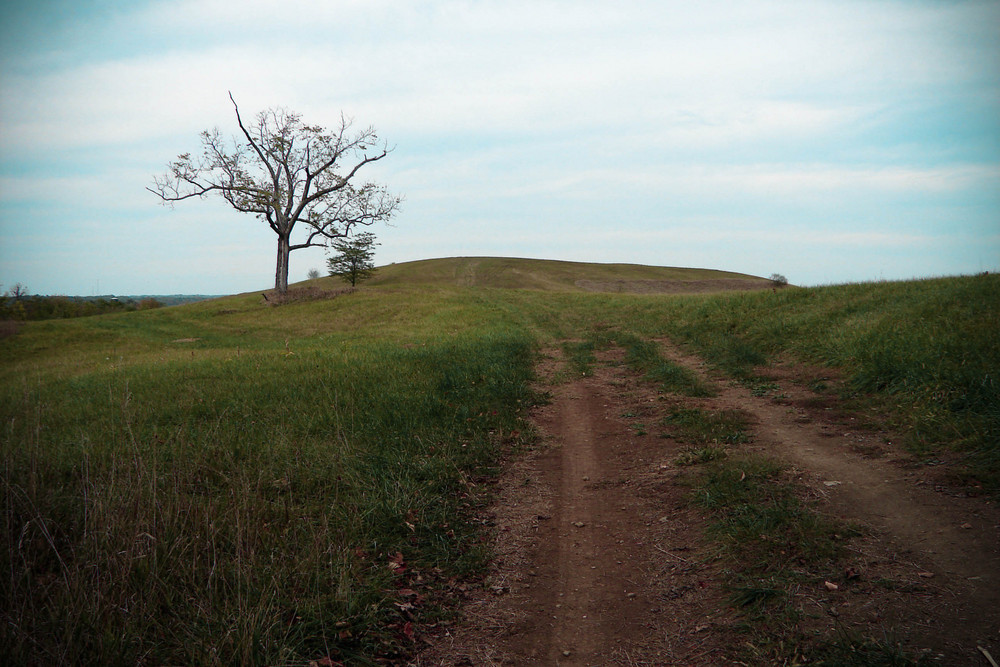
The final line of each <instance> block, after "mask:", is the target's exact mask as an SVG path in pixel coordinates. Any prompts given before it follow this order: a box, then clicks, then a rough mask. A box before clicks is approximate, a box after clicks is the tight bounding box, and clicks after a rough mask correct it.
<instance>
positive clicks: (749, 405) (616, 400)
mask: <svg viewBox="0 0 1000 667" xmlns="http://www.w3.org/2000/svg"><path fill="white" fill-rule="evenodd" d="M662 348H663V352H664V354H665V355H666V356H668V357H670V358H672V359H673V360H674V361H677V362H679V363H681V364H683V365H685V366H687V367H688V368H691V369H692V370H694V371H696V372H697V373H699V374H700V375H701V376H702V377H703V379H706V380H707V381H710V382H711V383H712V384H713V385H714V386H715V387H716V388H717V390H718V395H717V396H715V397H713V398H698V399H693V398H683V399H682V398H679V397H676V396H673V395H664V394H661V393H660V392H658V391H657V388H656V387H655V386H653V385H651V384H650V383H648V382H645V381H643V380H640V379H639V378H637V377H636V376H635V374H634V373H632V372H631V371H629V370H627V368H626V367H625V366H624V364H622V363H621V358H620V357H621V353H620V351H616V350H611V351H609V352H608V353H607V354H606V355H605V356H604V358H603V359H602V360H601V361H602V363H599V364H598V365H596V366H595V368H594V372H593V374H592V375H590V376H586V377H580V378H576V379H571V380H569V381H555V380H554V378H556V376H557V374H558V372H559V369H560V363H559V361H558V359H556V358H555V353H553V354H552V356H550V357H549V358H548V360H547V361H546V362H545V364H543V367H542V368H541V375H542V377H543V378H548V379H549V383H548V384H546V386H545V387H544V389H545V390H547V391H548V392H549V393H550V395H551V401H550V402H549V403H548V404H547V405H544V406H542V407H540V408H538V409H537V410H536V412H535V414H534V417H533V418H534V421H535V424H536V425H537V428H538V430H539V432H540V434H541V438H540V445H539V446H538V447H537V448H536V449H534V450H533V451H531V452H528V453H527V454H525V455H523V456H521V457H520V458H518V459H517V460H513V461H511V462H510V463H509V465H508V467H507V472H506V473H505V476H504V478H503V480H502V481H501V485H500V486H501V491H500V492H499V496H498V500H497V502H496V504H495V506H494V508H493V510H492V512H493V517H492V519H493V520H494V521H495V525H496V533H495V543H494V548H495V553H496V554H497V557H496V559H495V561H494V563H493V565H492V569H491V571H490V573H489V576H488V577H487V579H486V581H485V582H484V586H482V588H481V589H479V590H478V591H477V592H475V593H474V594H473V595H472V597H471V599H469V600H468V601H467V602H466V604H465V605H464V607H463V610H462V621H461V622H459V623H457V624H455V625H453V626H451V627H450V628H449V629H448V630H447V632H445V633H444V634H441V635H438V636H436V637H435V638H434V639H433V640H430V643H431V645H430V646H429V647H428V648H427V649H426V650H424V651H422V652H421V653H420V654H419V656H418V657H417V659H416V660H415V662H414V664H416V665H421V666H427V665H453V666H457V665H566V666H570V665H736V664H743V665H748V664H775V663H774V661H773V659H772V658H768V657H767V656H765V655H762V654H754V652H753V649H748V646H747V636H746V634H745V633H744V632H742V631H741V616H740V613H739V612H738V611H737V610H736V609H734V608H733V607H732V606H731V605H730V604H729V602H728V601H727V592H726V590H725V579H726V567H727V564H726V563H725V561H724V559H723V558H721V557H720V555H719V549H718V546H716V545H714V544H713V542H712V541H711V539H710V538H709V537H707V536H706V531H705V528H706V520H705V518H704V517H703V516H702V515H701V514H700V512H699V511H698V510H696V509H695V508H694V507H693V506H692V504H691V503H690V502H689V495H690V487H689V485H688V483H687V482H688V480H690V472H689V470H688V469H686V468H682V467H680V466H678V465H677V464H676V463H675V459H676V458H677V455H678V453H679V452H680V451H682V450H683V449H684V447H685V446H684V445H683V444H681V443H677V442H675V441H674V440H672V439H670V438H662V437H660V434H659V432H658V431H657V430H656V428H655V427H654V425H655V424H656V422H657V421H659V419H660V418H661V417H662V416H663V415H664V414H665V413H666V411H667V410H669V409H671V408H676V407H677V406H678V404H680V403H683V404H686V405H691V406H699V407H703V408H706V409H711V410H721V409H739V410H742V411H744V412H745V413H747V414H748V415H749V416H750V421H751V422H752V423H753V429H754V437H753V439H752V443H751V444H749V445H743V446H741V449H743V450H750V451H754V450H756V451H759V452H761V453H763V454H766V455H767V456H769V457H772V458H777V459H779V460H781V461H783V462H784V463H785V464H786V465H787V466H788V467H789V475H790V476H791V477H793V478H795V479H797V480H798V482H799V483H800V485H801V488H802V489H803V495H804V497H805V498H806V499H807V500H809V501H811V502H813V503H814V505H815V506H816V507H817V508H818V509H819V510H820V511H822V512H824V513H827V514H829V515H830V516H832V517H835V518H837V519H839V520H841V521H847V522H851V523H852V524H855V525H857V526H860V527H861V528H862V530H861V531H860V536H858V537H855V538H852V539H851V540H850V541H849V543H848V547H847V553H848V557H847V558H845V559H843V560H842V561H841V562H839V563H838V567H840V568H842V570H841V572H842V575H841V576H840V577H839V578H835V577H833V576H831V577H830V578H831V579H833V581H829V582H828V581H826V580H821V581H819V582H818V584H817V586H816V587H815V588H811V589H809V588H805V587H804V588H803V589H802V590H799V591H796V592H795V593H794V602H795V604H796V606H797V607H798V608H799V609H800V611H801V619H802V620H801V621H800V626H801V628H800V629H801V631H802V636H804V637H809V636H826V637H828V638H835V637H836V636H838V635H845V634H848V635H864V636H868V637H874V638H876V639H880V640H883V641H885V640H888V641H889V642H890V643H898V644H899V645H900V646H901V647H902V648H903V649H904V650H906V651H907V652H908V653H910V654H911V655H914V656H922V655H926V656H927V657H929V658H932V659H937V660H938V661H940V663H941V664H947V665H985V666H988V665H989V664H990V662H989V661H988V658H987V653H988V654H991V655H992V656H994V657H996V658H1000V512H998V510H997V508H996V507H995V506H993V505H990V504H988V503H987V502H985V501H984V500H982V499H979V498H973V497H965V496H964V495H962V494H960V493H957V492H955V491H953V490H950V489H949V488H948V487H947V486H946V485H944V484H943V483H942V481H941V478H940V477H939V476H935V475H936V469H935V468H928V467H919V466H915V465H914V463H913V462H912V461H911V460H910V459H909V458H908V457H907V456H906V455H905V454H903V453H902V452H901V451H900V450H899V449H897V447H896V445H895V438H894V436H893V435H892V434H891V433H889V432H888V431H886V430H884V429H883V428H881V426H880V424H879V423H878V420H873V419H872V418H871V416H870V415H863V414H861V413H859V412H857V411H851V410H847V409H846V408H844V406H843V405H841V404H840V402H839V401H838V399H837V398H836V393H835V392H833V391H831V390H830V389H829V388H826V389H824V385H826V386H827V387H829V386H831V385H836V382H837V379H836V378H835V377H832V376H831V372H830V371H829V370H824V369H813V368H807V367H803V366H797V365H794V364H785V365H782V366H780V367H777V368H773V369H769V371H768V372H769V373H770V375H771V378H770V381H769V383H768V385H769V386H768V389H767V392H766V395H755V394H762V393H764V392H761V391H757V392H751V391H750V390H749V389H747V388H746V387H744V386H741V385H737V384H735V383H733V382H731V381H730V380H728V379H727V378H725V377H722V376H720V375H717V374H715V373H713V372H711V371H710V370H709V369H707V368H706V367H705V366H704V364H702V363H701V361H700V360H699V359H698V358H696V357H693V356H691V355H688V354H685V353H683V352H681V351H680V350H678V349H676V348H674V347H672V346H671V345H670V344H669V342H667V341H663V342H662ZM818 380H822V382H818ZM647 430H648V432H647ZM729 566H730V567H731V564H730V565H729ZM821 579H822V578H821ZM828 583H829V584H830V585H827V584H828ZM831 586H833V589H831ZM800 659H801V660H803V661H807V660H808V656H807V655H803V656H801V658H800Z"/></svg>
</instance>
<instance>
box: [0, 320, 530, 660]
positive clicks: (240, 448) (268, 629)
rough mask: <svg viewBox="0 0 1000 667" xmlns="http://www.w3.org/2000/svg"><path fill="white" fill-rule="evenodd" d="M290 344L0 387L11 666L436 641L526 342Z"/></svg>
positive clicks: (301, 653) (207, 351)
mask: <svg viewBox="0 0 1000 667" xmlns="http://www.w3.org/2000/svg"><path fill="white" fill-rule="evenodd" d="M153 329H155V328H150V330H147V331H144V332H143V334H142V336H141V337H148V336H153V337H157V336H158V335H159V334H154V333H153ZM199 333H202V334H203V336H202V340H205V339H206V338H209V337H210V336H209V333H210V332H209V331H208V330H203V331H200V332H199ZM173 335H176V334H175V333H173V332H171V333H169V334H168V336H173ZM140 342H142V341H139V342H136V341H132V344H130V345H126V347H127V348H128V349H130V350H131V349H135V348H141V347H142V345H141V344H140ZM230 342H231V341H230ZM296 342H297V343H298V345H291V344H290V345H289V348H290V349H288V350H286V348H285V346H284V344H283V342H282V343H280V344H276V343H277V341H272V342H271V343H270V344H267V343H264V342H261V341H258V342H257V343H256V345H255V347H256V348H257V349H253V350H249V351H247V350H242V351H240V352H239V353H237V352H236V350H233V349H230V350H221V349H219V348H214V349H213V348H208V347H206V346H204V345H203V346H202V347H201V348H199V349H196V350H195V353H194V354H193V355H192V356H191V357H190V358H189V357H188V356H186V355H184V354H181V355H179V356H178V355H174V356H172V357H171V356H170V355H168V358H165V359H163V360H162V361H155V362H147V361H138V360H135V359H133V360H131V361H130V362H123V361H119V360H114V359H106V360H105V363H106V367H104V368H100V369H97V370H94V371H92V372H90V373H77V374H75V375H73V376H72V377H69V378H65V377H59V376H58V374H57V375H56V376H55V377H45V376H43V375H41V374H39V375H36V376H34V377H24V378H22V379H21V381H19V382H10V383H7V384H6V385H5V389H4V393H3V395H2V397H0V404H2V406H3V408H2V409H0V416H2V419H3V422H2V423H3V424H4V432H3V449H2V453H3V463H2V487H0V489H2V493H3V517H4V524H5V531H4V545H3V550H2V552H0V561H2V565H3V572H4V586H3V596H4V601H3V602H4V604H3V608H4V610H5V611H4V612H3V616H4V618H3V627H2V629H0V644H2V646H3V650H4V654H5V656H6V657H7V658H8V659H9V660H10V661H12V662H14V663H19V664H24V663H31V662H36V661H40V660H44V661H53V662H63V663H69V664H88V663H89V664H95V663H97V664H136V663H140V662H149V663H160V664H163V663H169V664H219V663H225V664H230V663H233V662H241V663H244V664H278V663H286V662H289V661H295V660H299V661H302V660H309V659H313V660H315V659H318V658H320V657H322V656H325V655H331V654H332V655H334V656H339V658H340V659H345V658H346V659H355V660H362V659H363V658H365V657H366V656H367V657H368V658H374V657H376V656H383V657H392V656H394V655H396V654H397V653H400V652H405V651H407V650H408V648H409V647H410V646H411V645H412V642H411V640H410V638H409V637H408V635H407V632H406V630H405V626H406V623H408V622H410V620H411V619H413V620H421V619H422V620H423V621H424V622H429V621H432V620H433V619H434V618H436V616H437V615H439V614H440V613H441V611H440V609H439V608H438V606H437V605H435V604H433V601H434V599H435V598H436V597H443V596H445V595H447V591H448V586H449V585H450V584H449V582H452V581H454V580H455V578H461V577H464V576H467V575H469V574H470V573H472V572H475V571H478V569H479V568H480V567H481V566H482V564H483V562H484V561H483V559H484V558H485V557H487V556H488V554H487V552H486V551H485V549H484V547H483V546H482V543H481V539H482V535H480V534H479V532H478V529H477V528H476V527H475V522H474V521H471V519H474V518H475V514H476V512H477V511H478V510H479V509H480V508H481V507H482V506H483V504H484V503H485V502H486V500H487V496H486V495H485V493H484V489H485V488H487V487H488V485H484V484H483V483H482V481H483V480H484V479H488V478H489V477H491V476H493V475H495V474H496V466H497V464H498V457H499V456H500V454H501V453H502V451H503V449H504V448H505V447H511V446H517V445H519V444H520V442H521V440H522V437H521V436H520V433H522V432H524V431H525V427H524V425H523V424H522V423H521V420H520V418H521V414H522V411H523V410H524V409H525V408H526V407H527V406H528V405H529V404H530V403H531V401H532V400H533V396H532V394H531V392H530V390H529V389H528V381H529V380H530V378H531V373H532V364H533V360H534V346H533V342H532V341H531V340H530V339H529V338H528V337H526V336H524V335H523V334H521V333H518V332H517V331H511V330H506V329H502V328H501V329H495V330H492V331H490V332H482V331H480V332H476V333H475V334H462V335H457V336H446V337H441V338H436V339H429V340H425V341H424V342H421V343H420V344H414V345H411V346H401V345H397V344H391V343H388V342H386V341H384V340H368V341H361V340H346V339H341V340H324V339H323V338H315V339H312V340H309V341H303V340H301V339H300V340H298V341H296ZM268 348H270V349H268ZM39 354H41V355H42V356H45V352H44V351H40V352H39ZM137 356H138V358H140V359H146V358H148V356H149V352H148V351H147V350H140V351H139V353H138V355H137ZM407 591H415V594H414V596H411V595H410V594H409V593H408V592H407ZM404 598H405V599H404ZM403 602H406V603H408V604H411V605H412V607H411V608H410V610H409V611H408V612H407V613H406V614H403V613H401V612H400V608H399V606H398V604H402V603H403Z"/></svg>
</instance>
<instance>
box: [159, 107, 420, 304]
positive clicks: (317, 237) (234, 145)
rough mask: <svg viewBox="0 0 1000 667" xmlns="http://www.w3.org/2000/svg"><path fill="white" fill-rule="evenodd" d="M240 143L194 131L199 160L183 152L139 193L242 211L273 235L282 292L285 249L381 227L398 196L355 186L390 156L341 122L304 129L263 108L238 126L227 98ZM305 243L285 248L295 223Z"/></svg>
mask: <svg viewBox="0 0 1000 667" xmlns="http://www.w3.org/2000/svg"><path fill="white" fill-rule="evenodd" d="M229 99H230V100H231V101H232V103H233V108H234V109H235V111H236V121H237V123H238V124H239V127H240V131H241V132H242V135H243V136H242V137H234V138H232V139H230V140H226V139H224V138H223V137H222V134H221V133H220V131H219V130H218V128H216V129H213V130H211V131H207V130H206V131H204V132H202V133H201V144H202V155H201V157H200V158H194V157H192V156H191V154H190V153H184V154H182V155H179V156H178V157H177V160H176V161H174V162H171V163H170V164H169V165H168V167H167V169H168V171H167V173H166V174H165V175H163V176H161V177H157V178H154V179H153V184H154V186H153V187H152V188H146V189H147V190H149V191H150V192H152V193H153V194H155V195H157V196H158V197H160V199H162V200H163V201H164V202H167V203H171V204H172V203H173V202H177V201H181V200H183V199H190V198H191V197H202V196H204V195H207V194H211V193H216V194H219V195H221V196H222V198H223V199H225V200H226V201H227V202H229V204H230V205H231V206H232V207H233V208H234V209H236V210H237V211H240V212H242V213H254V214H256V215H257V217H258V218H260V219H262V220H264V221H265V222H267V224H268V226H269V227H270V228H271V229H272V230H273V231H274V233H275V234H277V236H278V258H277V268H276V269H275V274H274V288H275V289H276V290H277V291H278V292H280V293H282V294H284V293H285V292H287V291H288V258H289V253H291V251H292V250H300V249H302V248H309V247H313V246H322V245H326V244H327V243H328V242H329V241H331V240H333V239H339V238H343V237H346V236H347V235H348V234H349V233H350V232H351V229H352V228H354V227H356V226H358V225H366V226H367V225H371V224H373V223H375V222H380V221H388V220H389V219H390V218H391V217H392V216H393V214H394V213H395V212H396V211H397V209H398V208H399V204H400V202H401V201H402V199H401V198H400V197H397V196H394V195H391V194H389V193H388V192H387V191H386V189H385V187H384V186H382V185H378V184H375V183H370V182H367V183H356V182H355V177H356V176H357V174H358V172H359V171H360V170H361V168H362V167H364V166H365V165H367V164H371V163H373V162H378V161H379V160H381V159H382V158H384V157H385V156H386V155H388V154H389V153H390V152H391V149H390V148H389V147H388V145H387V144H385V143H384V142H382V143H381V144H380V143H379V138H378V136H377V135H376V133H375V130H374V128H371V127H368V128H365V129H363V130H360V131H352V129H351V125H352V123H351V121H350V120H348V119H346V118H345V117H343V116H341V119H340V126H339V127H338V128H336V129H335V130H334V131H332V132H330V131H327V130H325V129H324V128H322V127H318V126H311V125H305V124H304V123H303V122H302V120H301V116H300V115H299V114H296V113H292V112H289V111H286V110H284V109H269V110H267V111H262V112H261V113H259V114H257V117H256V120H255V121H254V122H253V123H252V124H249V125H246V124H244V122H243V119H242V117H241V116H240V110H239V107H238V106H237V104H236V100H234V99H233V95H232V93H230V94H229ZM300 222H301V223H302V226H303V227H304V228H305V238H304V239H303V240H301V241H300V242H299V243H293V242H292V231H293V230H294V229H295V226H296V225H297V224H298V223H300Z"/></svg>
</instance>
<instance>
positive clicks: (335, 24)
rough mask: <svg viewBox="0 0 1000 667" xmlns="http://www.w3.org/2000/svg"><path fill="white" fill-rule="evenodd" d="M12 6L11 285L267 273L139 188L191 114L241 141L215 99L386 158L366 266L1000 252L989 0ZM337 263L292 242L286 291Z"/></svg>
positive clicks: (250, 277) (251, 232)
mask: <svg viewBox="0 0 1000 667" xmlns="http://www.w3.org/2000/svg"><path fill="white" fill-rule="evenodd" d="M0 5H2V6H0V284H2V285H3V287H2V289H3V290H6V289H8V288H9V287H10V286H11V285H13V284H15V283H21V284H23V285H25V286H26V287H27V288H28V290H29V291H30V292H31V293H35V294H68V295H94V294H179V293H184V294H230V293H237V292H245V291H251V290H262V289H267V288H269V287H272V286H273V284H274V264H275V252H276V237H275V235H274V233H273V232H272V231H271V230H270V229H269V228H268V227H267V225H266V224H265V223H264V222H262V221H260V220H258V219H256V218H254V217H253V216H250V215H246V214H240V213H237V212H235V211H233V210H231V209H230V208H229V207H228V205H227V204H226V203H225V202H224V201H222V200H221V199H217V198H216V199H212V198H208V199H203V200H199V199H195V200H190V201H184V202H180V203H178V204H177V205H175V206H174V207H173V208H170V207H165V206H163V205H161V204H160V203H159V200H158V199H157V197H156V196H154V195H153V194H151V193H150V192H149V191H147V190H146V188H147V187H148V186H151V185H152V180H153V177H154V176H157V175H160V174H163V173H164V172H165V169H166V165H167V163H168V162H169V161H170V160H172V159H174V158H175V157H176V156H177V155H179V154H181V153H187V152H192V153H195V152H198V151H199V149H200V144H199V133H200V132H201V131H203V130H206V129H211V128H215V127H218V128H219V129H220V130H221V131H222V132H223V134H224V135H226V136H235V132H236V131H237V130H238V128H237V126H236V119H235V115H234V112H233V107H232V103H231V102H230V100H229V96H228V94H229V92H232V94H233V96H234V98H235V99H236V101H237V102H238V103H239V106H240V110H241V112H242V113H243V114H244V116H245V117H247V116H250V117H252V116H253V115H254V114H255V113H256V112H257V111H261V110H264V109H268V108H271V107H283V108H285V109H289V110H292V111H295V112H298V113H300V114H302V117H303V120H304V121H305V122H307V123H309V124H311V125H321V126H325V127H332V126H336V125H337V124H338V123H339V121H340V118H341V114H345V115H346V116H348V117H350V118H353V119H354V121H355V123H356V124H357V125H358V126H361V127H363V126H368V125H371V126H374V127H375V128H376V129H377V130H378V133H379V136H380V137H382V138H384V139H385V140H386V141H387V142H388V143H389V144H390V145H391V146H393V147H394V150H393V152H392V153H391V154H390V155H389V156H388V157H387V158H386V159H384V160H382V161H381V162H379V163H377V164H374V165H370V167H371V168H370V169H368V170H367V171H363V172H362V176H363V177H364V178H365V179H366V180H374V181H377V182H379V183H382V184H384V185H385V186H386V187H387V188H388V189H389V191H390V192H392V193H394V194H398V195H401V196H403V197H404V202H403V204H402V206H401V208H400V211H399V213H398V214H397V215H396V216H395V217H394V218H393V220H392V222H391V224H390V225H389V226H386V225H378V226H376V227H375V228H373V229H372V230H371V231H374V232H375V233H376V235H377V236H378V239H379V242H380V244H381V245H380V246H379V247H378V248H377V254H376V258H375V259H376V263H377V264H380V265H382V264H389V263H391V262H404V261H409V260H418V259H430V258H437V257H456V256H502V257H533V258H540V259H559V260H572V261H584V262H627V263H636V264H649V265H657V266H682V267H697V268H712V269H723V270H728V271H737V272H742V273H749V274H753V275H759V276H765V277H766V276H769V275H771V274H772V273H780V274H782V275H784V276H786V277H787V278H788V280H789V281H790V282H792V283H793V284H798V285H823V284H831V283H844V282H858V281H870V280H896V279H910V278H920V277H930V276H940V275H957V274H970V273H979V272H983V271H996V270H1000V1H997V0H991V1H974V0H969V1H963V0H938V1H932V0H782V1H778V0H745V1H743V0H726V1H718V0H707V1H700V2H690V0H683V1H674V0H615V2H610V1H602V2H598V1H593V0H496V1H494V0H426V1H420V0H395V1H390V0H329V1H327V2H319V1H315V0H314V1H311V2H310V1H306V0H282V1H281V2H275V0H168V1H162V0H154V1H149V0H145V1H144V0H138V1H137V0H128V1H124V2H116V1H113V0H33V2H30V3H27V2H25V3H14V2H4V3H0ZM294 240H295V239H294V238H293V241H294ZM300 240H301V237H300ZM325 257H326V255H325V253H324V250H323V249H308V250H299V251H295V252H293V253H292V255H291V270H290V274H289V279H290V281H297V280H302V279H304V278H305V277H306V273H307V272H308V271H309V270H310V269H317V270H320V271H321V272H322V273H325V266H326V263H325Z"/></svg>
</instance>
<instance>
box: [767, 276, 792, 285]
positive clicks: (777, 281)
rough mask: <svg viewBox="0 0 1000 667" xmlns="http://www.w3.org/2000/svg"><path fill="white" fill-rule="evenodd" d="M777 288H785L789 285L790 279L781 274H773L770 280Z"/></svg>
mask: <svg viewBox="0 0 1000 667" xmlns="http://www.w3.org/2000/svg"><path fill="white" fill-rule="evenodd" d="M768 280H770V281H771V284H773V285H774V286H775V287H784V286H785V285H787V284H788V278H786V277H785V276H783V275H781V274H780V273H772V274H771V277H770V278H768Z"/></svg>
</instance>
